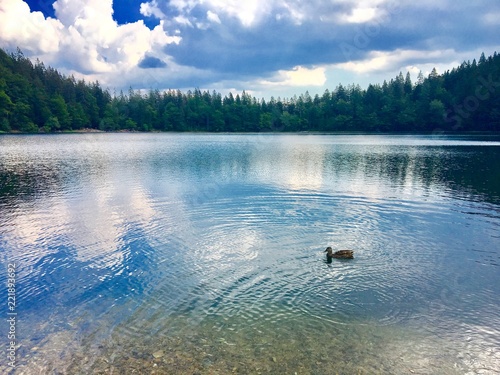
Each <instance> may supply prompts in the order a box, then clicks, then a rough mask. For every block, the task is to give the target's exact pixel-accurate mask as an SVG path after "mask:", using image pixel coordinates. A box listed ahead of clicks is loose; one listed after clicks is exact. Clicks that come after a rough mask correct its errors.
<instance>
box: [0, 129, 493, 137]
mask: <svg viewBox="0 0 500 375" xmlns="http://www.w3.org/2000/svg"><path fill="white" fill-rule="evenodd" d="M92 133H100V134H214V135H216V134H221V135H228V134H239V135H242V134H249V135H251V134H294V135H402V136H405V135H409V136H410V135H413V136H416V135H434V136H440V135H485V136H495V135H497V136H500V131H481V130H479V131H443V130H435V131H430V132H418V131H415V132H411V131H409V132H376V131H375V132H366V131H331V132H327V131H293V132H287V131H265V130H264V131H260V132H210V131H137V130H126V129H124V130H116V131H105V130H99V129H93V128H82V129H75V130H65V131H58V132H37V133H32V132H21V131H18V130H15V131H10V132H5V131H0V135H12V134H13V135H55V134H92Z"/></svg>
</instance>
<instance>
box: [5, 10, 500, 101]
mask: <svg viewBox="0 0 500 375" xmlns="http://www.w3.org/2000/svg"><path fill="white" fill-rule="evenodd" d="M499 36H500V1H498V0H474V1H471V0H465V1H464V0H419V1H415V0H400V1H397V0H329V1H320V0H307V1H305V0H291V1H285V0H246V1H245V0H225V1H223V0H152V1H147V0H121V1H113V0H57V1H53V0H30V1H22V0H0V47H1V48H3V49H6V50H8V51H15V50H16V48H17V47H19V48H20V49H21V50H22V51H23V53H24V54H25V56H27V57H30V58H32V59H37V58H38V59H40V60H41V61H43V62H44V64H45V65H46V66H49V65H50V66H52V67H54V68H56V69H58V70H59V71H60V72H62V73H64V74H67V75H69V74H73V75H74V76H75V77H76V78H77V79H82V78H83V79H85V80H86V81H97V80H98V81H99V82H100V83H101V85H102V86H103V87H105V88H108V89H110V91H111V92H113V91H119V90H122V89H123V90H124V91H128V89H129V87H132V88H134V89H144V90H149V89H159V90H168V89H180V90H181V91H183V92H185V91H187V90H193V89H194V88H200V89H201V90H209V91H212V90H216V91H218V92H220V93H222V94H227V93H228V92H234V93H237V92H241V91H243V90H246V92H247V93H250V94H251V95H253V96H255V97H257V98H262V97H263V98H269V97H271V96H274V97H281V98H289V97H292V96H293V95H300V94H302V93H305V92H306V91H309V93H310V94H311V95H315V94H320V95H321V94H322V93H323V92H324V91H325V90H326V89H329V90H330V91H332V90H334V89H335V87H337V86H338V85H339V84H342V85H349V84H359V85H360V86H361V87H362V88H366V87H367V86H368V84H369V83H373V84H375V83H382V82H383V80H384V79H386V80H390V79H391V78H394V77H395V76H396V75H397V74H398V73H399V72H400V71H401V72H403V74H406V72H410V74H411V75H412V78H413V79H416V77H417V74H418V72H419V71H422V72H423V73H424V75H428V74H429V73H430V71H431V70H432V68H434V67H435V68H436V69H437V71H438V72H439V73H443V72H444V71H446V70H448V69H452V68H453V67H456V66H458V65H460V64H461V63H462V62H463V61H466V60H470V61H472V60H473V59H474V58H475V59H479V56H480V55H481V53H482V52H484V53H485V55H486V56H489V55H492V54H493V53H494V52H495V51H497V52H500V37H499Z"/></svg>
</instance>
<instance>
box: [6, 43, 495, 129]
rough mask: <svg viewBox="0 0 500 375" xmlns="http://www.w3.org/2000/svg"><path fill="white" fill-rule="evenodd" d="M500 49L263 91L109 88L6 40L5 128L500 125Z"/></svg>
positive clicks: (491, 127) (328, 127)
mask: <svg viewBox="0 0 500 375" xmlns="http://www.w3.org/2000/svg"><path fill="white" fill-rule="evenodd" d="M499 94H500V56H499V55H498V54H497V52H495V53H494V54H493V55H492V56H489V57H486V56H485V55H484V53H483V54H481V56H480V58H479V60H478V61H476V60H475V59H474V60H473V61H472V62H470V61H467V62H465V61H464V62H463V63H462V64H461V65H460V66H458V67H456V68H453V69H452V70H451V71H446V72H444V73H443V74H438V73H437V71H436V69H433V70H432V72H431V73H430V74H429V75H428V76H427V77H424V75H423V74H422V73H420V74H419V75H418V77H417V81H416V82H412V80H411V77H410V74H409V73H406V75H404V74H403V73H402V72H400V73H399V75H397V76H396V77H394V78H392V79H390V80H389V81H384V82H383V84H381V85H380V84H371V85H369V86H368V88H366V89H362V88H361V87H360V86H359V85H354V84H353V85H348V86H343V85H341V84H339V85H338V86H337V87H336V88H335V89H333V90H332V91H330V90H325V92H324V93H323V94H322V95H321V96H320V95H315V96H311V95H310V94H309V93H308V92H305V93H303V94H301V95H300V96H293V97H292V98H274V97H271V98H270V99H268V100H264V99H257V98H255V97H252V96H251V95H249V94H248V93H246V92H245V91H243V92H242V93H241V94H237V95H233V94H232V93H230V94H228V95H226V96H224V97H222V95H221V94H220V93H218V92H216V91H213V92H209V91H201V90H200V89H194V90H193V91H191V90H189V91H187V92H181V91H180V90H168V91H159V90H153V89H150V90H149V91H147V92H145V91H142V90H134V89H133V88H130V89H129V91H128V93H123V92H120V93H113V94H111V93H110V90H109V89H107V88H103V87H101V85H100V84H99V82H85V81H83V80H76V79H75V77H73V76H69V77H68V76H65V75H63V74H61V73H59V72H58V71H57V70H56V69H53V68H51V67H45V65H44V64H43V62H40V61H38V60H37V61H36V62H32V61H31V60H30V59H29V58H27V57H25V56H24V54H23V53H22V52H21V51H20V50H19V49H18V50H17V51H16V52H15V53H10V54H9V53H7V52H6V51H4V50H2V49H0V132H22V133H38V132H47V133H48V132H62V131H73V130H79V129H95V130H102V131H179V132H186V131H204V132H261V131H288V132H301V131H318V132H336V131H346V132H357V131H360V132H432V131H436V130H439V131H449V132H459V131H500V95H499Z"/></svg>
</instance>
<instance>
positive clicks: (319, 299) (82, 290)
mask: <svg viewBox="0 0 500 375" xmlns="http://www.w3.org/2000/svg"><path fill="white" fill-rule="evenodd" d="M327 246H332V247H333V249H334V250H338V249H353V250H354V256H355V258H354V259H353V260H334V262H332V263H331V264H327V263H326V262H325V255H324V252H323V251H324V249H325V248H326V247H327ZM0 259H1V263H2V267H0V268H1V269H0V285H1V288H3V291H2V290H0V296H3V297H1V298H0V301H1V302H0V305H1V306H0V319H1V320H0V322H2V323H1V324H0V342H1V353H0V354H1V356H2V357H1V358H0V372H1V373H15V374H44V373H50V374H53V373H58V374H59V373H67V374H91V373H114V374H132V373H138V374H140V373H158V374H196V373H198V374H216V373H217V374H258V373H262V374H294V373H296V374H335V373H339V374H354V373H356V374H357V373H361V374H373V373H382V374H386V373H390V374H409V373H412V374H498V373H500V351H499V349H498V348H499V347H500V142H499V138H495V137H472V136H461V137H447V136H382V135H381V136H362V135H354V136H348V135H305V134H301V135H273V134H267V135H263V134H261V135H259V134H255V135H221V134H219V135H205V134H69V135H34V136H27V135H19V136H18V135H4V136H0ZM9 263H15V265H16V298H17V300H16V302H17V305H16V312H17V316H16V318H17V321H16V326H15V330H16V332H15V333H16V340H17V345H18V348H17V362H16V370H15V371H11V369H10V368H9V367H8V360H7V355H8V350H7V345H8V339H7V336H8V331H9V323H8V322H7V318H8V317H9V315H8V310H7V306H8V305H7V286H6V285H7V265H8V264H9ZM152 371H156V372H152Z"/></svg>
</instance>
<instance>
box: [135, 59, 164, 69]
mask: <svg viewBox="0 0 500 375" xmlns="http://www.w3.org/2000/svg"><path fill="white" fill-rule="evenodd" d="M138 66H139V68H142V69H152V68H165V67H166V66H167V63H166V62H165V61H162V60H160V59H159V58H157V57H153V56H144V58H143V59H142V60H141V61H140V62H139V65H138Z"/></svg>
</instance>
